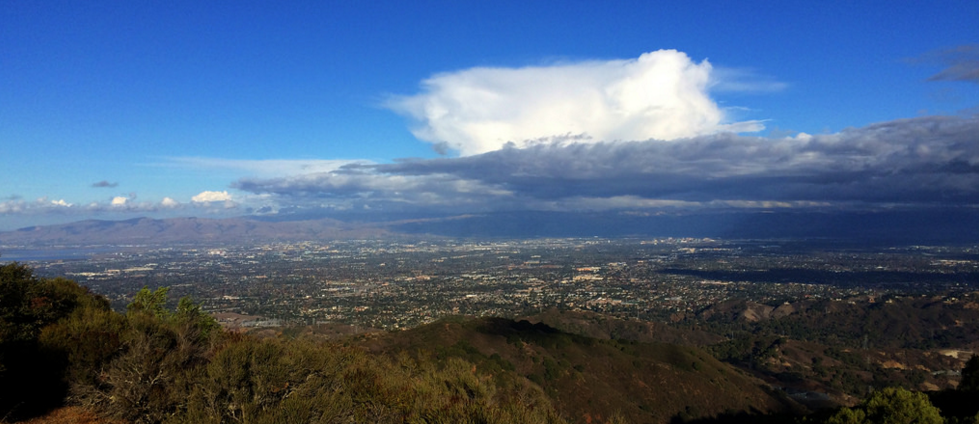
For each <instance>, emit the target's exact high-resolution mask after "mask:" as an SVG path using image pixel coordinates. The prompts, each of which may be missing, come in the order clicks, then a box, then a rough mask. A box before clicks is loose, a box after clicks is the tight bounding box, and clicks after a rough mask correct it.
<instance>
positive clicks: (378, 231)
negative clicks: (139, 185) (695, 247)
mask: <svg viewBox="0 0 979 424" xmlns="http://www.w3.org/2000/svg"><path fill="white" fill-rule="evenodd" d="M342 218H343V219H335V218H330V217H315V216H293V217H290V216H288V215H285V216H272V217H257V216H256V217H238V218H226V219H208V218H168V219H151V218H136V219H129V220H125V221H100V220H87V221H79V222H74V223H69V224H61V225H49V226H37V227H27V228H22V229H19V230H15V231H7V232H0V245H8V246H11V245H19V246H30V245H33V246H41V245H98V244H126V243H135V244H155V243H160V244H163V243H238V242H262V241H287V240H337V239H363V238H389V237H405V236H411V237H419V236H426V235H428V236H446V237H515V238H528V237H592V236H598V237H629V236H635V237H715V238H727V239H770V238H783V239H784V238H806V239H843V240H855V241H866V242H871V243H874V242H887V243H890V242H903V243H976V242H979V210H974V209H970V208H958V209H931V210H896V211H875V212H840V211H829V212H812V211H795V210H789V211H780V210H775V211H771V210H765V211H751V212H743V211H727V212H711V213H672V214H663V213H660V214H650V213H645V212H635V211H615V212H533V211H522V212H497V213H487V214H478V215H453V216H426V217H414V218H411V219H405V218H403V217H397V216H390V217H387V216H380V215H365V216H347V217H342Z"/></svg>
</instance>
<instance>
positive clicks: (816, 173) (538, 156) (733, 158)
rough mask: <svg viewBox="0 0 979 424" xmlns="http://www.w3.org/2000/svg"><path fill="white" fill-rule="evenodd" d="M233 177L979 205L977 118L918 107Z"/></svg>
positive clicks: (430, 201) (254, 182)
mask: <svg viewBox="0 0 979 424" xmlns="http://www.w3.org/2000/svg"><path fill="white" fill-rule="evenodd" d="M233 187H235V188H238V189H241V190H245V191H249V192H252V193H257V194H268V195H273V196H277V197H279V198H280V199H283V200H284V201H288V202H297V201H300V202H301V201H303V200H304V199H305V200H315V201H316V202H319V204H329V203H330V202H341V201H343V202H350V201H356V202H361V203H363V204H376V205H378V206H383V207H388V208H416V209H417V208H422V209H424V208H432V209H438V208H453V207H456V208H458V209H459V210H466V208H478V209H480V210H487V209H489V210H492V209H508V210H512V209H555V208H558V209H561V208H563V209H568V210H573V209H576V208H583V209H598V208H602V205H606V207H609V205H615V206H614V207H619V208H629V207H635V208H655V207H696V206H698V205H699V206H705V205H706V206H717V205H725V206H730V207H772V206H775V207H801V206H813V205H833V204H837V205H845V204H854V203H860V204H879V205H885V204H886V205H935V204H940V205H973V206H974V205H979V118H977V117H968V118H961V117H925V118H916V119H906V120H897V121H891V122H884V123H879V124H874V125H870V126H867V127H864V128H853V129H847V130H845V131H842V132H840V133H836V134H823V135H806V134H800V135H798V136H795V137H789V138H778V139H773V138H764V137H752V136H741V135H736V134H729V133H727V134H712V135H704V136H698V137H691V138H684V139H679V140H675V141H673V142H663V141H661V140H655V139H653V140H646V141H619V142H589V143H582V142H576V141H571V142H551V143H537V144H533V145H529V146H527V147H513V146H511V147H507V148H503V149H500V150H496V151H492V152H488V153H484V154H480V155H473V156H466V157H458V158H441V159H432V160H416V161H405V162H400V163H394V164H354V165H349V166H346V167H342V168H340V169H337V170H335V171H331V172H321V173H315V174H306V175H299V176H294V177H285V178H275V179H254V178H253V179H241V180H239V181H238V182H236V183H234V184H233Z"/></svg>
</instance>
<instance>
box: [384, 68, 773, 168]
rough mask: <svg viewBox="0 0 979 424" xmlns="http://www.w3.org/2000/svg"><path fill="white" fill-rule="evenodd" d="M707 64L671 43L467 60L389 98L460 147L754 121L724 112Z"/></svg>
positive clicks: (735, 126)
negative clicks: (600, 57)
mask: <svg viewBox="0 0 979 424" xmlns="http://www.w3.org/2000/svg"><path fill="white" fill-rule="evenodd" d="M711 70H712V67H711V65H710V63H708V62H707V61H706V60H704V61H702V62H700V63H696V62H694V61H692V60H691V59H690V58H689V57H688V56H687V55H686V54H684V53H682V52H678V51H676V50H659V51H655V52H650V53H645V54H643V55H641V56H640V57H639V58H637V59H629V60H609V61H587V62H578V63H568V64H556V65H550V66H531V67H523V68H471V69H465V70H461V71H457V72H448V73H442V74H438V75H435V76H433V77H431V78H429V79H427V80H425V81H423V83H422V87H423V90H422V92H421V93H419V94H416V95H413V96H404V97H397V98H393V99H391V100H390V101H389V102H388V103H387V106H388V107H389V108H391V109H393V110H395V111H397V112H399V113H401V114H404V115H407V116H409V117H411V118H413V119H415V120H416V121H417V122H418V124H419V125H418V126H417V127H416V128H415V129H414V130H413V133H414V135H415V136H416V137H418V138H420V139H422V140H425V141H428V142H431V143H434V144H436V147H437V148H439V147H443V146H448V147H450V148H453V149H456V150H458V151H459V153H460V154H462V155H463V156H466V155H474V154H479V153H485V152H489V151H494V150H498V149H500V148H502V147H503V146H505V145H506V144H507V143H508V142H512V143H514V144H516V145H517V147H522V146H524V145H527V144H528V143H532V142H533V141H541V140H543V141H552V140H560V139H567V138H573V139H575V141H576V142H579V143H581V142H599V141H613V140H648V139H659V140H674V139H678V138H686V137H694V136H698V135H705V134H712V133H717V132H725V131H733V132H748V131H760V130H761V129H763V128H764V127H763V126H762V125H761V124H760V123H759V122H757V121H746V122H727V121H726V119H725V114H724V111H723V110H722V109H721V108H720V107H718V105H717V103H716V102H715V101H714V100H712V99H711V98H710V96H709V94H708V90H709V88H710V87H711V85H712V84H713V83H715V82H716V81H712V80H711Z"/></svg>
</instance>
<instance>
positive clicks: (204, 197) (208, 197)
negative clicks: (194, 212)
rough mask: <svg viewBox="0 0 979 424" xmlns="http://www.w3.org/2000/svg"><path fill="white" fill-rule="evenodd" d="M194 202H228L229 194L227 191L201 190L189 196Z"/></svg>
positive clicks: (229, 199)
mask: <svg viewBox="0 0 979 424" xmlns="http://www.w3.org/2000/svg"><path fill="white" fill-rule="evenodd" d="M190 200H191V201H193V202H194V203H207V202H230V201H231V195H230V194H228V192H227V191H202V192H201V193H200V194H198V195H196V196H194V197H191V198H190Z"/></svg>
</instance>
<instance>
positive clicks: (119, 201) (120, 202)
mask: <svg viewBox="0 0 979 424" xmlns="http://www.w3.org/2000/svg"><path fill="white" fill-rule="evenodd" d="M128 201H129V198H128V197H122V196H116V197H113V198H112V202H111V204H112V206H126V202H128Z"/></svg>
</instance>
